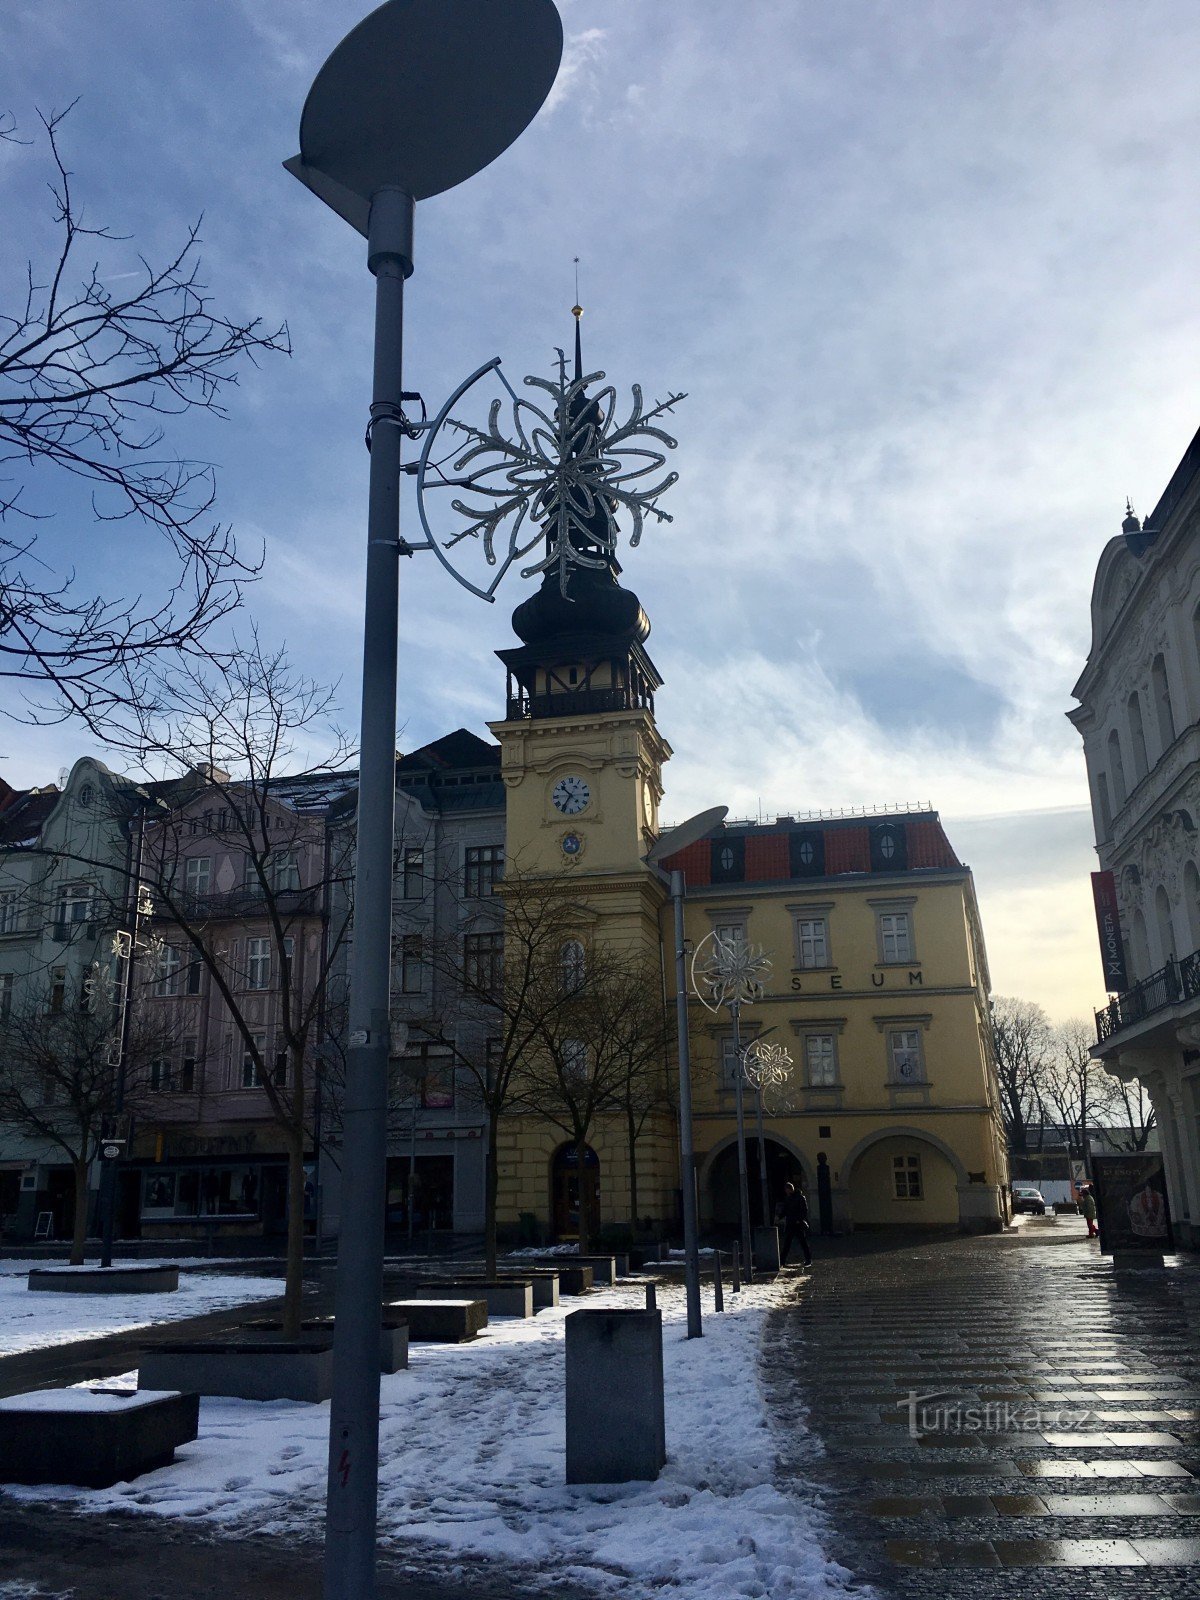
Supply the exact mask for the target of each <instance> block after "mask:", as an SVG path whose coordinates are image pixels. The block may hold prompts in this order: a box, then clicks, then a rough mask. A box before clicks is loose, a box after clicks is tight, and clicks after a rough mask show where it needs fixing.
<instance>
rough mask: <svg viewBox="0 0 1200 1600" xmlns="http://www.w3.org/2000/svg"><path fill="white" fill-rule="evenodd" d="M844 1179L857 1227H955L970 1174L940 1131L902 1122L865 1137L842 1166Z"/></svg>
mask: <svg viewBox="0 0 1200 1600" xmlns="http://www.w3.org/2000/svg"><path fill="white" fill-rule="evenodd" d="M842 1182H843V1185H844V1187H845V1189H846V1191H847V1197H848V1200H849V1205H850V1217H851V1220H852V1222H853V1225H854V1226H855V1227H856V1228H864V1227H865V1228H879V1227H884V1228H888V1227H893V1228H934V1227H943V1228H952V1227H957V1226H958V1224H959V1221H960V1207H959V1188H960V1186H962V1185H965V1184H966V1182H967V1174H966V1172H965V1170H964V1169H963V1166H962V1162H961V1161H960V1160H959V1159H958V1157H957V1156H956V1155H955V1153H954V1151H953V1150H951V1149H950V1147H949V1146H948V1145H945V1144H943V1143H942V1141H941V1140H940V1139H938V1138H937V1137H936V1136H934V1135H932V1134H927V1133H925V1132H923V1131H918V1130H917V1129H915V1128H903V1127H900V1128H888V1129H885V1130H883V1131H882V1132H880V1133H877V1134H874V1135H868V1137H867V1138H865V1139H863V1140H861V1141H860V1142H859V1144H857V1145H856V1146H855V1147H854V1149H853V1150H852V1151H851V1152H850V1154H849V1155H848V1156H847V1158H846V1160H845V1162H844V1163H843V1165H842Z"/></svg>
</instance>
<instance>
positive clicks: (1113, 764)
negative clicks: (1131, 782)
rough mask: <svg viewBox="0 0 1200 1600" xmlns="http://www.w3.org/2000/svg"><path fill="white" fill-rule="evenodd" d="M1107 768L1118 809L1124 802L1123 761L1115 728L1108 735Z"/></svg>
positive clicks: (1119, 739)
mask: <svg viewBox="0 0 1200 1600" xmlns="http://www.w3.org/2000/svg"><path fill="white" fill-rule="evenodd" d="M1108 770H1109V773H1110V774H1111V776H1112V786H1113V799H1114V800H1115V801H1116V805H1117V809H1118V811H1119V810H1120V809H1121V807H1122V806H1123V805H1124V804H1125V763H1124V762H1123V761H1122V760H1121V738H1120V735H1119V734H1118V733H1117V730H1116V729H1115V728H1114V729H1113V731H1112V732H1111V733H1110V734H1109V736H1108Z"/></svg>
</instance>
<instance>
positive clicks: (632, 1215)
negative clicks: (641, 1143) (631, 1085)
mask: <svg viewBox="0 0 1200 1600" xmlns="http://www.w3.org/2000/svg"><path fill="white" fill-rule="evenodd" d="M625 1133H626V1137H627V1139H628V1140H629V1226H630V1228H631V1229H632V1230H633V1238H634V1239H636V1238H637V1236H638V1184H637V1123H636V1120H635V1118H634V1115H633V1111H632V1109H631V1108H630V1107H628V1106H627V1107H626V1108H625ZM631 1242H632V1241H631Z"/></svg>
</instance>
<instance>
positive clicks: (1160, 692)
mask: <svg viewBox="0 0 1200 1600" xmlns="http://www.w3.org/2000/svg"><path fill="white" fill-rule="evenodd" d="M1150 681H1151V683H1152V684H1153V686H1154V711H1155V715H1156V716H1157V718H1158V742H1159V744H1160V745H1161V746H1162V748H1163V750H1164V751H1166V750H1169V749H1170V748H1171V746H1172V745H1173V744H1174V743H1175V716H1174V713H1173V712H1172V710H1171V685H1170V684H1169V683H1168V682H1167V663H1166V660H1165V659H1164V658H1163V656H1161V655H1157V656H1155V658H1154V660H1153V661H1152V662H1151V664H1150Z"/></svg>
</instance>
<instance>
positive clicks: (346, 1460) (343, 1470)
mask: <svg viewBox="0 0 1200 1600" xmlns="http://www.w3.org/2000/svg"><path fill="white" fill-rule="evenodd" d="M338 1477H339V1478H340V1479H341V1480H342V1488H343V1489H344V1488H345V1487H346V1485H347V1483H348V1482H349V1481H350V1452H349V1450H343V1451H342V1459H341V1460H340V1461H339V1462H338Z"/></svg>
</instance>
